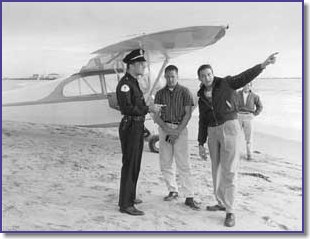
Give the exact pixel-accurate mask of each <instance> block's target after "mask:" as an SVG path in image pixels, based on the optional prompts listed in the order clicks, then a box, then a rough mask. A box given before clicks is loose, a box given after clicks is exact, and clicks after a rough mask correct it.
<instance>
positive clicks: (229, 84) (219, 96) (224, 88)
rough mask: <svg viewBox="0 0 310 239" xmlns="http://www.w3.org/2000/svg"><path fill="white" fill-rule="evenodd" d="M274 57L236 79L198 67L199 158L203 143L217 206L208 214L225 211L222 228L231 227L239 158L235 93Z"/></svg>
mask: <svg viewBox="0 0 310 239" xmlns="http://www.w3.org/2000/svg"><path fill="white" fill-rule="evenodd" d="M276 54H277V53H274V54H272V55H270V56H269V57H268V58H267V59H266V60H265V61H264V62H263V63H262V64H258V65H256V66H254V67H252V68H250V69H248V70H246V71H244V72H243V73H241V74H239V75H237V76H227V77H225V78H220V77H216V76H214V73H213V69H212V67H211V65H202V66H200V67H199V68H198V71H197V74H198V78H199V80H200V81H201V83H202V84H201V87H200V90H199V91H198V97H199V101H198V106H199V130H198V143H199V154H200V157H201V158H203V159H206V149H205V147H204V144H205V142H206V141H207V139H208V148H209V152H210V158H211V164H212V180H213V189H214V195H215V199H216V201H217V204H216V205H214V206H207V210H208V211H226V217H225V220H224V225H225V226H227V227H232V226H234V225H235V220H236V219H235V213H234V210H235V198H236V192H237V190H236V186H237V182H236V181H237V175H238V164H239V159H240V147H239V140H238V138H239V136H240V125H239V122H238V115H237V111H238V102H237V96H236V90H237V89H239V88H241V87H243V86H245V85H246V84H248V83H249V82H251V81H252V80H253V79H254V78H256V77H257V76H258V75H259V74H260V73H261V72H262V71H263V70H264V69H265V68H266V67H267V66H268V65H269V64H273V63H275V60H276V57H275V56H276Z"/></svg>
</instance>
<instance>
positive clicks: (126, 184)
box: [119, 121, 144, 208]
mask: <svg viewBox="0 0 310 239" xmlns="http://www.w3.org/2000/svg"><path fill="white" fill-rule="evenodd" d="M124 124H127V126H126V125H125V126H124ZM143 127H144V124H143V122H141V121H132V122H127V123H124V122H123V121H122V122H121V124H120V128H119V134H120V140H121V146H122V153H123V157H122V163H123V165H122V170H121V182H120V194H119V206H120V207H121V208H127V207H129V206H132V205H133V201H134V199H135V198H136V186H137V181H138V177H139V172H140V165H141V157H142V151H143Z"/></svg>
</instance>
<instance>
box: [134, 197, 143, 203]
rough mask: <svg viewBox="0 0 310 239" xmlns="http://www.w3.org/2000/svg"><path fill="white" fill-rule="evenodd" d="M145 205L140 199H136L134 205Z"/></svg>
mask: <svg viewBox="0 0 310 239" xmlns="http://www.w3.org/2000/svg"><path fill="white" fill-rule="evenodd" d="M140 203H143V201H142V200H141V199H139V198H136V199H135V200H133V204H140Z"/></svg>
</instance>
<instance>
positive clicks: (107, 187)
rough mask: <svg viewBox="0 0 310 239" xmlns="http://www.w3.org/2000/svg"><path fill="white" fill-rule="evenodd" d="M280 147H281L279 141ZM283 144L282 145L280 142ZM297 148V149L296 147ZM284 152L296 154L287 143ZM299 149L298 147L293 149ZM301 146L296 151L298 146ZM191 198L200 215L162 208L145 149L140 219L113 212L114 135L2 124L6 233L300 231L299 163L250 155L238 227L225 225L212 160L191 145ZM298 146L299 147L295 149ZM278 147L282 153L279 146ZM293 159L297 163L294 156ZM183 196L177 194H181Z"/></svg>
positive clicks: (117, 157) (180, 205)
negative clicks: (217, 205) (215, 206)
mask: <svg viewBox="0 0 310 239" xmlns="http://www.w3.org/2000/svg"><path fill="white" fill-rule="evenodd" d="M261 137H263V139H264V140H263V141H264V144H267V145H274V147H276V148H278V149H279V150H281V144H282V143H283V142H282V141H281V140H280V141H275V140H274V138H272V137H268V135H262V136H261ZM284 141H285V140H284ZM285 142H286V141H285ZM295 143H296V142H295ZM286 144H287V145H285V146H284V147H286V150H290V151H292V155H296V154H295V153H296V152H295V153H294V150H298V149H299V147H297V146H296V147H294V146H292V148H291V149H289V148H287V147H288V146H289V145H293V144H292V142H290V141H287V142H286ZM297 144H298V143H297ZM300 145H301V144H299V146H300ZM189 146H190V161H191V164H192V174H193V179H194V182H195V192H196V193H195V198H196V200H198V201H199V202H200V203H201V207H202V210H201V211H193V210H191V209H190V208H188V207H186V206H185V205H184V200H185V199H184V198H183V197H180V198H179V199H178V200H177V201H172V202H164V201H163V197H164V196H165V195H166V194H167V189H166V187H165V184H164V182H163V179H162V176H161V173H160V171H159V163H158V154H154V153H151V152H149V149H148V147H147V144H145V148H144V152H143V160H142V167H141V172H140V177H139V182H138V196H139V198H141V199H142V200H143V203H142V204H140V205H138V206H137V207H138V208H139V209H141V210H143V211H145V213H146V215H145V216H142V217H134V216H130V215H126V214H121V213H120V212H119V211H118V206H117V203H118V192H119V181H120V169H121V156H122V155H121V149H120V143H119V139H118V136H117V129H116V128H111V129H88V128H80V127H74V126H72V127H69V126H51V125H43V124H31V123H16V122H2V174H3V176H2V179H3V183H2V213H3V226H2V229H3V230H4V231H52V232H54V231H105V232H107V231H117V232H122V231H124V232H128V231H152V232H160V231H165V232H181V231H186V232H190V231H200V232H223V231H301V230H302V166H301V159H300V158H296V160H295V161H294V160H291V159H286V158H285V157H278V156H274V154H273V153H272V150H270V151H268V150H267V149H268V148H267V149H266V148H264V147H263V149H264V150H265V151H263V150H261V149H260V150H256V153H255V154H254V160H253V161H251V162H248V161H246V160H245V159H244V158H242V159H241V161H240V172H239V187H238V200H237V203H238V206H237V210H236V216H237V221H236V222H237V223H236V226H235V227H233V228H226V227H224V226H223V221H224V216H225V213H224V212H208V211H206V210H205V207H206V206H207V205H211V204H214V203H215V201H214V197H213V189H212V180H211V171H210V168H211V167H210V160H207V161H203V160H201V159H200V158H199V155H198V148H197V143H196V141H195V140H193V139H190V140H189ZM300 147H301V146H300ZM282 148H283V147H282ZM298 157H299V156H298ZM181 196H182V195H181Z"/></svg>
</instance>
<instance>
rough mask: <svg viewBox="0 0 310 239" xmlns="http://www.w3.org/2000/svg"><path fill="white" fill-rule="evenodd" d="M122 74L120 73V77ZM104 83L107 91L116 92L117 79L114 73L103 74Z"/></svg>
mask: <svg viewBox="0 0 310 239" xmlns="http://www.w3.org/2000/svg"><path fill="white" fill-rule="evenodd" d="M122 76H123V74H121V75H120V78H121V77H122ZM104 78H105V84H106V87H107V93H111V92H116V86H117V84H118V79H117V75H116V74H109V75H105V76H104Z"/></svg>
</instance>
